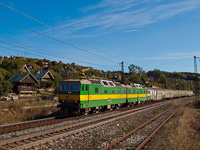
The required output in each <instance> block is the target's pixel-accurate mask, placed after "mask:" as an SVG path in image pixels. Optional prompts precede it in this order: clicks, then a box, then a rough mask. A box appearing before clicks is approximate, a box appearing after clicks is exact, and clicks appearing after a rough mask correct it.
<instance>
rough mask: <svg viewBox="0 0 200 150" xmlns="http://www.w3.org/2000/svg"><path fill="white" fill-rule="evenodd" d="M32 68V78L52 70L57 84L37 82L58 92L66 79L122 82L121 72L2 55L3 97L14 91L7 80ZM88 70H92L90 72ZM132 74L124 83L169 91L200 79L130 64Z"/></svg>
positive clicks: (184, 88)
mask: <svg viewBox="0 0 200 150" xmlns="http://www.w3.org/2000/svg"><path fill="white" fill-rule="evenodd" d="M25 64H26V66H31V67H30V72H31V74H32V75H34V76H35V75H36V73H37V72H38V71H43V70H49V71H50V72H51V73H52V74H53V76H54V78H55V81H54V82H52V83H47V82H45V83H38V84H37V85H35V86H36V87H38V88H48V87H54V89H55V91H56V90H58V88H59V82H60V81H61V80H66V79H80V78H81V77H82V76H83V70H84V74H85V76H87V77H88V78H101V79H110V80H114V81H118V82H121V77H122V76H121V72H120V71H104V70H97V69H94V68H92V67H85V66H80V65H76V64H75V63H71V64H70V63H68V64H65V63H63V62H61V61H59V62H57V61H50V60H47V59H33V58H25V57H15V56H11V57H9V58H8V57H1V56H0V81H1V82H0V95H2V94H5V93H7V92H12V84H11V83H8V82H7V80H8V79H9V78H10V77H12V76H13V75H14V74H19V73H24V69H23V66H24V65H25ZM87 68H89V69H87ZM128 69H129V72H128V73H125V74H124V83H125V84H132V83H139V84H142V85H144V86H147V87H148V86H157V87H160V88H166V89H178V90H187V89H191V90H193V91H194V84H195V81H197V80H198V79H199V78H200V76H199V74H194V73H189V72H164V71H161V70H158V69H155V70H152V71H148V72H145V71H144V70H143V69H142V68H141V67H139V66H135V65H133V64H132V65H130V66H129V67H128Z"/></svg>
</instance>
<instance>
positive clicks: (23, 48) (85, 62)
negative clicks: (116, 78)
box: [0, 41, 105, 67]
mask: <svg viewBox="0 0 200 150" xmlns="http://www.w3.org/2000/svg"><path fill="white" fill-rule="evenodd" d="M0 42H1V43H4V44H8V45H12V46H15V47H18V48H23V49H26V50H31V51H35V52H39V53H40V54H45V57H46V54H47V53H45V52H41V51H37V50H32V49H30V48H26V47H23V46H18V45H15V44H11V43H7V42H4V41H0ZM48 55H49V56H52V57H57V58H61V59H66V57H61V56H56V55H52V54H49V53H48ZM68 59H69V60H74V59H73V58H70V57H68ZM76 61H77V62H82V63H85V64H89V65H96V66H101V67H105V66H104V65H99V64H95V63H91V62H86V61H81V60H76Z"/></svg>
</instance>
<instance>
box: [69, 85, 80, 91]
mask: <svg viewBox="0 0 200 150" xmlns="http://www.w3.org/2000/svg"><path fill="white" fill-rule="evenodd" d="M71 90H72V91H79V90H80V84H71Z"/></svg>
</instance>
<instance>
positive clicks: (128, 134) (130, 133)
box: [102, 106, 180, 150]
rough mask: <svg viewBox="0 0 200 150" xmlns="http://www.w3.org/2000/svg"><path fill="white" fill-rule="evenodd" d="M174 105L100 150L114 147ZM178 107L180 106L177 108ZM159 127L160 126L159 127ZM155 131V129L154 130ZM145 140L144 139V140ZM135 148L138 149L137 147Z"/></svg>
mask: <svg viewBox="0 0 200 150" xmlns="http://www.w3.org/2000/svg"><path fill="white" fill-rule="evenodd" d="M175 107H176V106H174V107H172V108H169V109H168V110H166V111H164V112H162V113H161V114H159V115H157V116H155V117H154V118H152V119H150V120H149V121H147V122H145V123H143V124H142V125H140V126H139V127H137V128H135V129H134V130H132V131H131V132H129V133H127V134H126V135H124V136H123V137H121V138H120V139H118V140H117V141H115V142H113V143H111V144H110V145H108V146H107V147H105V148H103V149H102V150H109V149H111V148H112V147H114V146H115V145H117V144H118V143H119V142H121V141H123V140H125V139H126V138H127V137H129V136H130V135H132V134H133V133H135V132H137V131H138V130H139V129H141V128H143V127H144V126H146V125H147V124H149V123H151V122H152V121H154V120H155V119H157V118H159V117H160V116H162V115H163V114H165V113H166V112H168V111H170V110H171V109H173V108H175ZM179 109H180V108H179ZM179 109H177V110H176V111H175V113H176V112H177V111H178V110H179ZM175 113H173V114H172V115H171V116H173V115H174V114H175ZM169 119H170V118H169ZM169 119H168V120H169ZM165 122H167V121H165ZM162 124H163V123H162ZM160 128H161V127H160ZM160 128H159V129H160ZM159 129H158V130H159ZM156 132H157V131H156ZM154 134H155V133H154ZM145 141H146V140H145ZM147 142H148V141H147ZM145 144H146V143H144V145H145ZM142 147H143V146H142ZM142 147H141V148H142ZM141 148H140V149H141ZM137 150H139V149H137Z"/></svg>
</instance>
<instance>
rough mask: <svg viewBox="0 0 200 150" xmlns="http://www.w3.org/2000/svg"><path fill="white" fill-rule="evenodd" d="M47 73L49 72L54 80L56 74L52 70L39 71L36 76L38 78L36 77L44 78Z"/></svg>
mask: <svg viewBox="0 0 200 150" xmlns="http://www.w3.org/2000/svg"><path fill="white" fill-rule="evenodd" d="M46 74H49V76H50V77H51V78H52V79H53V80H54V76H53V75H52V74H51V72H50V71H43V72H40V73H38V74H36V75H35V78H36V79H43V77H44V76H45V75H46Z"/></svg>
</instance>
